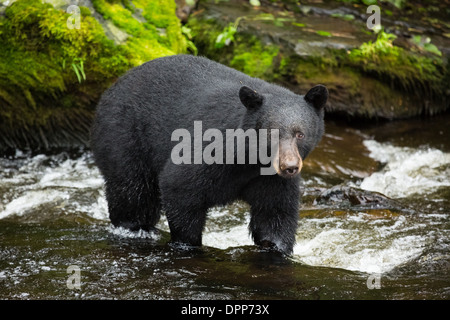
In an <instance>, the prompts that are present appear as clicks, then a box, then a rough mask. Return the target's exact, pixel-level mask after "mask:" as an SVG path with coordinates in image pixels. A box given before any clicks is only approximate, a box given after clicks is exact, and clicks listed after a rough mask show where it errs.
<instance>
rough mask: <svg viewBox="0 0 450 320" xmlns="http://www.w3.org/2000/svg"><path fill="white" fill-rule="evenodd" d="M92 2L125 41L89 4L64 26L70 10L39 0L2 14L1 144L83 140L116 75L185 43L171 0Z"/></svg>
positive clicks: (16, 4) (183, 49)
mask: <svg viewBox="0 0 450 320" xmlns="http://www.w3.org/2000/svg"><path fill="white" fill-rule="evenodd" d="M92 2H93V5H94V8H95V9H96V11H97V12H99V13H100V14H101V15H102V16H103V18H105V19H106V20H107V21H106V22H108V23H111V22H112V24H113V26H114V27H115V29H117V30H118V29H119V28H120V29H121V31H120V30H119V31H120V32H121V33H122V34H125V39H124V41H121V42H120V43H115V42H114V40H111V39H109V38H108V37H107V35H106V34H108V32H111V28H110V29H109V30H107V29H108V27H107V26H103V25H102V24H100V22H99V21H97V20H96V19H95V18H94V16H92V15H91V12H90V10H89V8H86V7H80V9H81V10H80V11H81V17H80V18H81V21H80V28H79V29H76V28H73V29H69V28H68V27H67V20H68V19H69V18H70V17H71V15H70V14H68V13H66V12H65V11H64V10H62V9H55V8H54V7H53V6H52V5H51V4H48V3H43V2H42V1H40V0H17V1H16V2H14V3H12V4H11V5H10V6H8V7H6V10H5V12H4V15H2V16H0V47H1V48H2V49H1V50H0V136H1V140H0V143H2V144H3V145H9V146H11V147H14V146H15V145H21V146H34V147H36V146H37V147H48V146H50V145H52V141H56V140H58V139H63V140H65V141H78V142H82V143H85V142H86V141H87V139H88V132H89V130H88V128H89V126H90V121H91V119H92V115H93V110H94V107H95V104H96V102H97V101H98V98H99V97H100V95H101V94H102V92H103V91H104V90H106V88H107V87H109V86H110V85H111V83H112V82H113V81H114V80H115V79H117V77H118V76H120V75H121V74H123V73H125V72H126V71H127V70H128V69H130V68H132V67H134V66H136V65H139V64H142V63H143V62H145V61H148V60H150V59H154V58H157V57H161V56H166V55H172V54H178V53H183V52H186V51H187V46H188V45H189V41H188V39H187V38H186V35H185V34H183V33H182V32H181V24H180V22H179V20H178V18H177V17H176V15H175V8H176V7H175V3H174V2H171V1H165V0H158V1H155V0H136V1H133V2H132V1H129V0H128V1H117V0H110V1H106V0H93V1H92ZM107 31H108V32H107ZM191 48H192V49H193V48H195V46H194V47H192V46H191Z"/></svg>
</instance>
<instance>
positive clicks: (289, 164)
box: [274, 139, 303, 178]
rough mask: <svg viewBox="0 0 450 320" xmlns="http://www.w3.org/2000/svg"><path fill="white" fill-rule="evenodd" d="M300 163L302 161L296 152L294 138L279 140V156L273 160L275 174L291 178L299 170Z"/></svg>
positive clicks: (300, 167)
mask: <svg viewBox="0 0 450 320" xmlns="http://www.w3.org/2000/svg"><path fill="white" fill-rule="evenodd" d="M302 165H303V162H302V158H301V157H300V154H299V152H298V147H297V143H296V140H295V139H292V140H291V139H289V140H282V141H280V145H279V157H278V159H275V161H274V168H275V171H276V172H277V174H278V175H280V176H282V177H284V178H292V177H294V176H296V175H297V174H298V173H299V172H300V171H301V169H302Z"/></svg>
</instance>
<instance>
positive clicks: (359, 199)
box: [314, 184, 405, 210]
mask: <svg viewBox="0 0 450 320" xmlns="http://www.w3.org/2000/svg"><path fill="white" fill-rule="evenodd" d="M314 204H316V205H323V204H326V205H328V206H331V205H335V204H338V205H339V207H340V208H344V207H345V208H348V207H358V208H360V209H363V208H364V209H380V210H381V209H391V210H402V209H405V207H404V206H403V205H402V204H400V203H399V202H398V201H395V200H393V199H391V198H389V197H386V196H385V195H383V194H381V193H378V192H373V191H366V190H361V189H357V188H353V187H350V186H346V185H343V184H341V185H337V186H334V187H332V188H330V189H327V190H325V191H324V192H322V193H321V194H320V195H319V196H318V197H317V198H316V200H315V201H314Z"/></svg>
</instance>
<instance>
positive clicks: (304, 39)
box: [188, 0, 450, 120]
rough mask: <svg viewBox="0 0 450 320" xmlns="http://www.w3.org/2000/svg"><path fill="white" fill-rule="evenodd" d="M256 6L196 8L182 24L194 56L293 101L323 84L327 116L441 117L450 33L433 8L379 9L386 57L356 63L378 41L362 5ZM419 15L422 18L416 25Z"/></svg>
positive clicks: (235, 1)
mask: <svg viewBox="0 0 450 320" xmlns="http://www.w3.org/2000/svg"><path fill="white" fill-rule="evenodd" d="M260 3H261V5H260V6H252V5H251V4H250V3H249V2H248V1H244V0H229V1H226V2H222V1H220V2H217V1H215V0H200V1H199V3H198V6H197V9H196V10H195V11H194V12H193V13H192V14H191V18H190V19H189V22H188V26H189V27H190V28H192V29H193V30H194V32H193V33H194V34H195V37H194V41H195V43H196V45H197V47H198V48H199V53H200V54H202V55H206V56H208V57H210V58H212V59H214V60H218V61H220V62H222V63H224V64H227V65H229V66H231V67H233V68H236V69H239V70H241V71H243V72H245V73H248V74H250V75H252V76H255V77H261V78H264V79H265V80H269V81H274V82H277V83H279V84H281V85H283V86H286V87H288V88H290V89H291V90H293V91H295V92H298V93H300V94H304V93H305V92H306V90H307V89H308V88H309V87H311V85H315V84H317V83H322V84H325V85H326V86H327V87H328V89H329V91H330V98H329V102H328V105H327V111H328V115H329V116H330V115H335V116H342V117H344V118H347V119H355V118H357V119H358V118H363V119H366V120H373V119H400V118H410V117H415V116H419V115H422V114H428V115H433V114H436V113H439V112H442V111H444V110H447V109H448V107H449V103H448V95H449V94H450V92H448V88H447V87H448V82H449V79H450V76H449V74H450V73H449V69H448V65H447V62H446V60H447V59H448V56H449V53H450V41H449V39H448V37H446V36H445V35H446V34H448V32H449V31H450V29H449V25H448V23H446V22H445V16H444V15H441V14H440V13H439V12H438V11H439V10H436V8H434V9H433V10H431V9H432V8H430V9H429V10H428V9H427V7H426V6H424V5H418V6H414V4H411V5H409V6H408V7H407V8H402V9H398V8H396V7H395V6H393V5H392V4H389V3H388V4H384V3H383V6H382V10H384V11H383V12H382V26H383V28H384V30H385V31H386V33H382V35H384V34H387V33H389V34H392V35H393V36H392V37H397V38H396V39H395V41H394V42H393V43H391V41H385V42H383V44H384V45H386V46H387V47H389V48H393V50H392V52H390V51H389V54H380V55H374V56H373V57H365V56H364V55H363V56H358V57H357V58H355V56H357V53H360V52H362V51H361V50H360V48H361V46H363V45H364V44H370V43H373V42H374V41H375V40H376V38H377V34H375V33H374V32H372V31H371V30H369V29H368V28H367V26H366V20H367V19H368V18H369V16H370V15H369V14H367V13H366V9H367V6H366V5H363V4H349V3H345V2H342V1H301V3H300V2H293V1H291V2H290V1H277V2H273V1H264V0H263V1H260ZM417 8H421V9H422V11H417V10H419V9H417ZM423 10H426V13H425V14H422V15H423V16H422V17H420V16H419V18H420V19H419V18H417V17H416V16H417V15H418V14H419V15H420V13H418V12H423ZM442 10H445V8H444V7H442ZM386 11H387V12H388V13H385V12H386ZM405 11H406V13H405ZM388 14H390V15H388ZM430 16H432V17H430ZM406 19H408V20H407V22H406V21H405V20H406ZM427 19H428V20H427ZM433 19H434V20H433ZM439 19H441V20H439ZM399 20H402V21H399ZM430 21H433V22H434V25H433V23H431V22H430ZM436 21H438V22H436ZM439 21H442V22H439ZM400 22H402V23H400ZM436 24H438V25H439V28H440V29H437V28H436ZM230 27H232V28H235V29H236V31H235V32H233V30H235V29H230ZM415 35H418V37H422V38H420V39H422V40H421V41H429V42H430V43H432V44H433V45H434V44H435V45H436V50H437V51H436V52H437V53H436V54H435V53H431V52H429V51H427V50H424V47H420V46H421V45H420V44H418V46H419V47H417V45H413V44H412V40H411V39H412V37H413V36H415ZM220 36H222V38H221V39H224V37H228V41H227V42H225V43H224V45H223V44H221V43H220V41H217V40H218V39H219V37H220ZM417 39H418V38H417ZM427 39H428V40H427ZM218 42H219V43H218ZM218 44H219V45H218ZM431 48H432V46H431V45H430V46H429V47H428V49H430V50H431ZM358 50H360V51H358ZM383 50H384V49H383ZM386 50H387V49H386ZM437 54H440V55H441V56H438V55H437ZM392 61H396V62H395V63H394V62H392ZM390 64H392V67H391V66H390ZM427 66H429V68H427ZM445 83H447V84H445Z"/></svg>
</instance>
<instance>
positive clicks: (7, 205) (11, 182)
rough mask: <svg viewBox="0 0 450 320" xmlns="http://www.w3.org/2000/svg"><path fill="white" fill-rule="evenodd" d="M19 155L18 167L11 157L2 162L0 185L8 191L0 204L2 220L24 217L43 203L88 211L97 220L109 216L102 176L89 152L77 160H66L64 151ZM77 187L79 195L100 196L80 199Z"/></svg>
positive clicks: (0, 166)
mask: <svg viewBox="0 0 450 320" xmlns="http://www.w3.org/2000/svg"><path fill="white" fill-rule="evenodd" d="M16 156H17V155H16ZM18 156H19V159H17V160H14V161H16V167H15V166H14V165H13V164H14V161H11V160H8V159H2V162H1V163H0V169H1V170H0V171H1V172H2V173H1V176H0V178H1V179H0V188H2V189H5V190H7V191H6V192H4V195H3V199H1V201H2V202H1V203H0V219H3V218H6V217H8V216H11V215H17V216H22V215H24V214H26V213H27V212H31V211H33V209H36V208H39V207H40V206H41V205H44V204H54V205H55V206H58V205H59V206H61V207H64V210H66V211H67V210H68V211H69V213H70V212H72V211H73V212H76V211H78V212H80V211H81V212H86V213H88V214H89V215H90V216H92V217H93V218H95V219H102V220H103V219H107V218H108V214H107V204H106V200H105V199H104V196H103V190H102V186H103V179H102V177H101V176H100V173H99V171H98V169H97V168H96V167H95V166H94V165H93V160H92V157H91V156H90V154H88V153H85V154H83V155H82V156H80V157H79V158H77V159H67V155H65V154H59V155H55V156H46V155H36V156H34V157H30V158H26V157H25V155H21V154H18ZM21 157H22V158H21ZM17 163H20V165H18V166H17ZM76 190H79V191H80V192H78V194H79V193H81V194H86V193H87V192H88V191H94V192H92V195H95V194H96V193H97V194H100V196H99V197H95V196H93V197H86V196H83V197H82V198H83V199H79V195H77V193H76V192H74V191H76Z"/></svg>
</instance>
